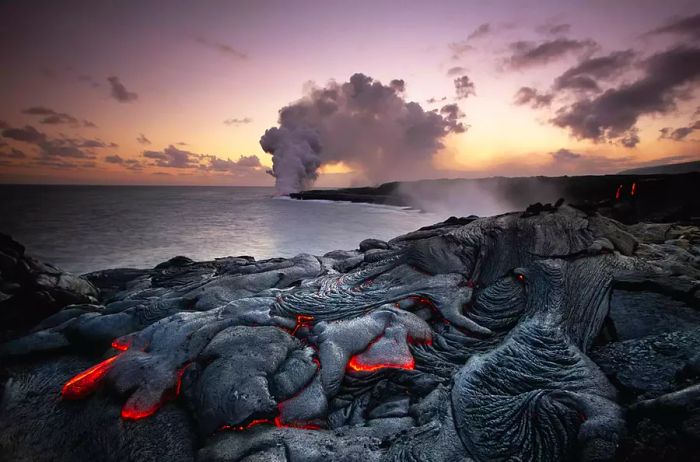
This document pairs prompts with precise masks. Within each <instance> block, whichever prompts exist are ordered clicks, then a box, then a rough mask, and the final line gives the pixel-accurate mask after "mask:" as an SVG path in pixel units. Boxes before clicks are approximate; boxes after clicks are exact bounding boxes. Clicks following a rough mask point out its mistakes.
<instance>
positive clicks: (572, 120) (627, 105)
mask: <svg viewBox="0 0 700 462" xmlns="http://www.w3.org/2000/svg"><path fill="white" fill-rule="evenodd" d="M642 71H643V74H642V76H641V77H640V78H638V79H637V80H635V81H633V82H631V83H624V84H622V85H620V86H618V87H617V88H611V89H608V90H606V91H605V92H603V93H602V94H600V95H598V96H597V97H595V98H592V99H591V98H587V97H582V98H580V99H578V100H577V101H575V102H574V103H572V104H570V105H568V106H564V107H562V108H560V109H559V110H558V111H557V113H556V116H555V117H554V118H552V119H551V122H552V123H553V124H554V125H556V126H558V127H561V128H567V129H569V131H570V133H571V134H572V135H573V136H575V137H576V138H579V139H589V140H592V141H596V142H600V141H620V142H623V144H625V145H629V144H630V143H633V144H636V143H635V142H634V140H635V138H636V139H637V140H638V137H636V135H635V136H632V135H631V133H630V131H631V130H634V129H635V125H636V123H637V120H638V119H639V117H640V116H643V115H647V114H666V113H668V112H670V111H672V110H674V109H675V108H676V102H677V101H678V100H679V99H681V98H683V97H684V96H686V95H687V92H688V89H689V88H691V87H692V86H694V85H697V83H698V80H699V79H700V48H688V47H685V46H679V47H675V48H672V49H669V50H666V51H663V52H659V53H657V54H655V55H653V56H651V57H650V58H648V59H647V60H646V61H645V62H644V63H643V67H642Z"/></svg>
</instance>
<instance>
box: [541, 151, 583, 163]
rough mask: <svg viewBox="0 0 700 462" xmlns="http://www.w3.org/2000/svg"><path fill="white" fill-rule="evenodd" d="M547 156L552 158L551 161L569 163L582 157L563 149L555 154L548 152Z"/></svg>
mask: <svg viewBox="0 0 700 462" xmlns="http://www.w3.org/2000/svg"><path fill="white" fill-rule="evenodd" d="M549 154H550V155H551V156H552V159H554V160H557V161H570V160H576V159H580V158H581V157H582V154H579V153H577V152H573V151H570V150H568V149H563V148H562V149H559V150H558V151H555V152H550V153H549Z"/></svg>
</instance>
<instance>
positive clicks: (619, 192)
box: [615, 185, 622, 201]
mask: <svg viewBox="0 0 700 462" xmlns="http://www.w3.org/2000/svg"><path fill="white" fill-rule="evenodd" d="M620 194H622V185H620V186H618V187H617V191H615V200H616V201H618V200H620Z"/></svg>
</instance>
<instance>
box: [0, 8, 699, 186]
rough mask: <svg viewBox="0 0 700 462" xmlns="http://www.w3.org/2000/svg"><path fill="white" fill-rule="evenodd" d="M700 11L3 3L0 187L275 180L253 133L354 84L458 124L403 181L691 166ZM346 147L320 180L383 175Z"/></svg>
mask: <svg viewBox="0 0 700 462" xmlns="http://www.w3.org/2000/svg"><path fill="white" fill-rule="evenodd" d="M698 15H700V7H698V6H697V2H694V1H665V2H659V1H643V0H634V1H632V0H630V1H614V2H611V1H585V2H574V1H571V2H561V1H490V2H486V1H473V2H470V1H463V0H462V1H433V2H420V1H416V2H405V1H394V2H389V1H353V2H340V1H280V2H267V1H261V0H258V1H250V2H248V1H227V2H224V1H199V2H194V1H189V2H184V1H165V0H163V1H60V2H59V1H32V0H22V1H19V0H17V1H4V2H2V3H1V4H0V60H2V63H3V66H2V68H3V71H2V72H1V73H0V101H2V105H0V124H2V125H1V126H0V134H1V135H2V136H0V182H30V183H36V182H42V183H43V182H48V183H115V184H232V185H271V184H273V182H274V179H273V178H272V177H271V176H269V175H267V174H266V173H265V171H266V170H267V169H268V168H270V167H271V166H272V157H271V156H270V154H268V153H265V152H264V151H263V150H262V148H261V147H260V144H259V140H260V137H261V135H262V134H263V133H264V132H265V130H266V129H267V128H269V127H273V126H276V125H277V124H278V111H279V110H280V109H281V108H283V107H284V106H286V105H288V104H290V103H294V102H295V101H297V100H299V98H301V97H302V96H304V95H308V94H309V93H308V92H309V90H310V89H311V88H313V84H311V83H310V82H314V84H315V87H316V88H319V87H321V88H322V87H324V86H326V85H327V83H328V82H329V81H330V80H335V81H337V82H338V83H343V82H347V81H348V79H349V78H350V76H352V75H353V74H355V73H362V74H365V75H366V76H369V77H371V78H373V79H375V80H377V81H380V82H381V83H382V84H384V85H389V83H390V82H391V81H392V79H402V80H403V81H404V82H405V90H404V91H403V92H401V93H400V98H403V99H404V100H406V101H414V102H417V103H419V104H420V106H421V107H422V109H423V110H425V111H430V110H436V111H437V113H438V114H443V115H444V114H447V113H446V112H441V109H443V108H444V107H445V106H447V105H450V104H457V105H458V107H459V111H460V114H459V122H460V123H462V124H463V125H464V126H465V127H467V126H468V129H467V130H466V131H463V132H461V131H454V130H451V131H449V132H446V133H445V134H444V135H443V134H441V135H440V137H439V140H438V141H439V143H438V144H439V145H440V147H439V148H436V149H433V150H427V151H426V154H425V155H426V159H425V160H426V163H425V164H424V165H426V166H427V167H423V168H421V169H420V170H418V169H416V170H410V169H404V170H402V171H401V173H400V176H401V177H402V178H417V177H423V176H425V177H444V176H488V175H494V174H502V175H530V174H550V175H557V174H577V173H606V172H615V171H619V170H622V169H624V168H628V167H630V166H634V165H643V164H647V163H654V162H662V161H665V160H676V161H683V160H695V159H698V158H700V149H698V148H699V147H700V143H699V140H700V123H699V122H698V121H700V114H699V113H698V109H699V108H700V100H699V99H698V86H699V82H700V69H699V68H698V66H700V64H698V63H700V46H699V45H698V44H699V43H700V16H698ZM693 59H696V61H695V64H694V63H693ZM465 77H466V79H465ZM443 98H444V99H443ZM462 114H463V116H462ZM380 116H381V114H380ZM319 123H325V121H321V122H319ZM333 130H335V131H333V132H332V134H333V135H335V134H338V136H341V137H342V136H343V133H342V127H340V128H338V127H336V126H335V125H334V128H333ZM345 135H346V136H347V137H348V139H349V140H352V136H350V135H348V134H345ZM355 135H356V134H355ZM329 136H330V135H329ZM382 142H383V141H382ZM348 143H351V141H348ZM379 146H386V143H384V144H381V143H380V144H379ZM352 151H353V149H352V147H350V148H348V154H347V157H345V158H343V157H342V155H343V153H340V154H338V153H336V155H334V157H333V158H332V159H331V158H330V157H324V155H325V154H324V153H321V161H322V166H321V169H320V176H319V179H318V181H317V185H321V186H324V185H348V184H361V183H372V182H378V181H384V180H390V179H394V178H393V176H392V174H394V175H399V173H392V172H391V171H389V170H390V169H389V170H387V171H384V170H382V171H380V172H377V171H370V169H372V168H375V169H376V167H373V166H376V165H378V164H377V162H370V161H368V156H367V155H363V156H357V155H354V154H352ZM371 155H374V153H371ZM376 155H383V156H385V160H386V159H387V158H388V159H390V160H391V162H401V158H400V153H398V152H397V153H393V152H390V151H384V152H380V153H377V154H376ZM391 156H397V157H396V159H394V158H393V157H391ZM339 159H340V160H339ZM385 163H386V162H385ZM389 164H390V163H389Z"/></svg>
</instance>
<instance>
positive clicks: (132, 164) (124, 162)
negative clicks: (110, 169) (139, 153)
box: [104, 154, 143, 170]
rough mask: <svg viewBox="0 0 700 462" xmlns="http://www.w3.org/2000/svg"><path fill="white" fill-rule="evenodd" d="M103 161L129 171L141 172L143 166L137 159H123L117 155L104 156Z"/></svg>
mask: <svg viewBox="0 0 700 462" xmlns="http://www.w3.org/2000/svg"><path fill="white" fill-rule="evenodd" d="M104 160H105V162H107V163H108V164H116V165H121V166H123V167H125V168H127V169H129V170H141V169H142V168H143V165H142V164H141V162H140V161H138V160H137V159H124V158H123V157H121V156H120V155H118V154H113V155H111V156H105V158H104Z"/></svg>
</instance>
